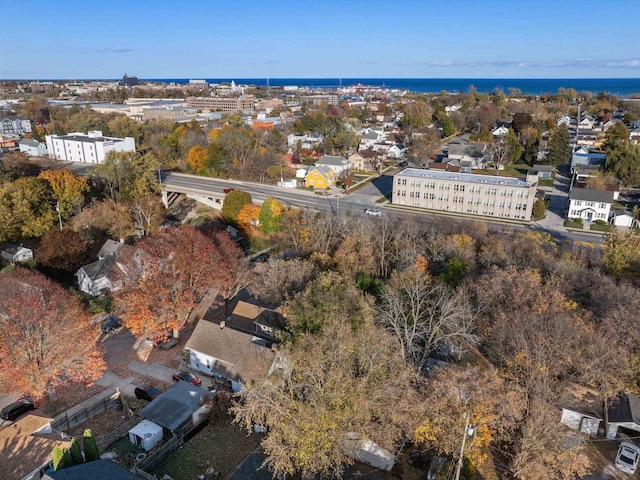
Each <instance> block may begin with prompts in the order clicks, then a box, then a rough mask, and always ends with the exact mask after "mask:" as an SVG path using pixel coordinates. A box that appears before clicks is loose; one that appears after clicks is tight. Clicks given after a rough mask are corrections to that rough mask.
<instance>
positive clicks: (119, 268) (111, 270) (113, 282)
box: [75, 240, 135, 296]
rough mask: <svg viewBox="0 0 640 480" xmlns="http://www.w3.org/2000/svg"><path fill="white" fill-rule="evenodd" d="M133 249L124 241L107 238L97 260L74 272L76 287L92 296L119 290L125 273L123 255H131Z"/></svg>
mask: <svg viewBox="0 0 640 480" xmlns="http://www.w3.org/2000/svg"><path fill="white" fill-rule="evenodd" d="M134 250H135V249H134V248H133V247H131V246H129V245H126V244H124V243H120V242H115V241H113V240H107V241H106V242H105V244H104V245H103V246H102V248H101V249H100V251H99V252H98V260H97V261H95V262H93V263H90V264H89V265H85V266H84V267H80V269H79V270H78V271H77V272H76V274H75V277H76V281H77V283H78V288H80V290H82V291H83V292H85V293H87V294H89V295H93V296H97V295H100V294H102V293H105V292H117V291H118V290H120V289H121V288H122V285H123V282H124V280H125V277H126V275H127V272H126V267H125V265H124V263H123V256H124V255H132V254H133V252H134Z"/></svg>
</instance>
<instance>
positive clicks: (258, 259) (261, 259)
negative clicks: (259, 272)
mask: <svg viewBox="0 0 640 480" xmlns="http://www.w3.org/2000/svg"><path fill="white" fill-rule="evenodd" d="M268 260H269V254H268V253H261V254H260V255H258V256H257V257H256V258H254V259H253V261H254V262H256V263H265V262H267V261H268Z"/></svg>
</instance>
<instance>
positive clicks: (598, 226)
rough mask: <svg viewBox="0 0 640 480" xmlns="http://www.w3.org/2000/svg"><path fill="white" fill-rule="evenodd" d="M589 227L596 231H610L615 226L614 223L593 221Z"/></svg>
mask: <svg viewBox="0 0 640 480" xmlns="http://www.w3.org/2000/svg"><path fill="white" fill-rule="evenodd" d="M589 228H590V229H591V230H594V231H596V232H610V231H611V229H612V228H613V225H609V224H608V223H604V224H598V223H592V224H591V225H590V226H589Z"/></svg>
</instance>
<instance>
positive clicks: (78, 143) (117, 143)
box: [46, 130, 136, 163]
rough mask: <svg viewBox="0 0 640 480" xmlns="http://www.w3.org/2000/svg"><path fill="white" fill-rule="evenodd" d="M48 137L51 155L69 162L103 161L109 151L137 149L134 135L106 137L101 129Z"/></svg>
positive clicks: (132, 150) (48, 149) (131, 150)
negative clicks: (85, 132)
mask: <svg viewBox="0 0 640 480" xmlns="http://www.w3.org/2000/svg"><path fill="white" fill-rule="evenodd" d="M46 139H47V152H48V153H49V157H51V158H55V159H57V160H64V161H67V162H82V163H102V162H104V159H105V157H106V155H107V153H109V152H135V151H136V144H135V140H134V139H133V137H125V138H116V137H105V136H103V135H102V132H101V131H100V130H93V131H90V132H88V133H87V134H86V135H85V134H83V133H80V132H76V133H70V134H68V135H47V136H46Z"/></svg>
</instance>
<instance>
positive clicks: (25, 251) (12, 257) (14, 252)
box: [0, 243, 33, 264]
mask: <svg viewBox="0 0 640 480" xmlns="http://www.w3.org/2000/svg"><path fill="white" fill-rule="evenodd" d="M0 254H1V255H2V258H4V259H5V260H6V261H7V262H9V263H11V264H14V263H21V262H26V261H28V260H31V259H32V258H33V250H31V249H30V248H27V247H23V246H22V245H15V244H13V243H6V244H4V245H3V246H2V248H0Z"/></svg>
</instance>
